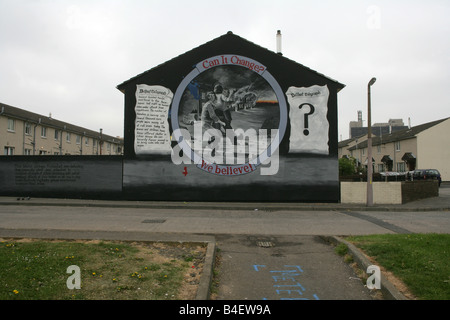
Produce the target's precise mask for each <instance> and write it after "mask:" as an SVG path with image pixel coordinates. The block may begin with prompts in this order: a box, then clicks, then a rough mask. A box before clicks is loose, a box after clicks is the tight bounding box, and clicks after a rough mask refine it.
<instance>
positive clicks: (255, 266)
mask: <svg viewBox="0 0 450 320" xmlns="http://www.w3.org/2000/svg"><path fill="white" fill-rule="evenodd" d="M265 267H266V266H265V265H263V264H254V265H253V269H255V271H259V268H265Z"/></svg>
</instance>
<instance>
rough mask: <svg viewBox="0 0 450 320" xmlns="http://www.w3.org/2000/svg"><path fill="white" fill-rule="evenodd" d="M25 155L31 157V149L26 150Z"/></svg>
mask: <svg viewBox="0 0 450 320" xmlns="http://www.w3.org/2000/svg"><path fill="white" fill-rule="evenodd" d="M23 154H24V155H26V156H31V149H25V150H24V151H23Z"/></svg>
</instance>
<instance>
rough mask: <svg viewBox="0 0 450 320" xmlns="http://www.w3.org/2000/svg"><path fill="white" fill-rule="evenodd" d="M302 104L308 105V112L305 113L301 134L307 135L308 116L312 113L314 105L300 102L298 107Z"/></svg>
mask: <svg viewBox="0 0 450 320" xmlns="http://www.w3.org/2000/svg"><path fill="white" fill-rule="evenodd" d="M304 105H307V106H309V108H310V111H309V112H308V113H305V114H304V116H305V130H303V134H304V135H305V136H307V135H308V134H309V130H308V116H310V115H312V114H313V113H314V110H315V109H314V106H313V105H312V104H310V103H302V104H301V105H299V106H298V108H299V109H301V108H302V107H303V106H304Z"/></svg>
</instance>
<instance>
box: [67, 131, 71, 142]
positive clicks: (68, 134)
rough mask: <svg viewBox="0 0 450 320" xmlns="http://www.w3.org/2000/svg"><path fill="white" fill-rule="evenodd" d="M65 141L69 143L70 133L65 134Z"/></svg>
mask: <svg viewBox="0 0 450 320" xmlns="http://www.w3.org/2000/svg"><path fill="white" fill-rule="evenodd" d="M66 141H67V142H70V132H67V134H66Z"/></svg>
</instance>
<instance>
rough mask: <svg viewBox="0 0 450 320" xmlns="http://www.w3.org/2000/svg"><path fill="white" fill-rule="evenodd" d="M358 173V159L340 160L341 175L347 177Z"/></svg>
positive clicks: (347, 158)
mask: <svg viewBox="0 0 450 320" xmlns="http://www.w3.org/2000/svg"><path fill="white" fill-rule="evenodd" d="M354 173H356V159H355V158H353V157H350V158H349V157H342V158H340V159H339V175H341V176H346V175H351V174H354Z"/></svg>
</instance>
